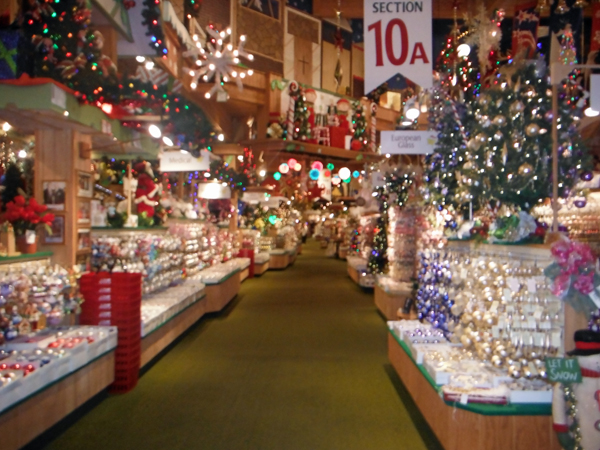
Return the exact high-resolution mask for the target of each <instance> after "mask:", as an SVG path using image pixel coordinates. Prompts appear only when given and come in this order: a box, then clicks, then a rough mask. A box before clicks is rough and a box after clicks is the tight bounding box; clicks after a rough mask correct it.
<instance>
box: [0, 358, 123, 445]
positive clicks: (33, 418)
mask: <svg viewBox="0 0 600 450" xmlns="http://www.w3.org/2000/svg"><path fill="white" fill-rule="evenodd" d="M114 379H115V352H114V350H113V351H110V352H108V353H105V354H104V355H102V356H100V357H99V358H97V359H95V360H94V361H92V362H90V363H89V364H87V365H85V366H83V367H82V368H80V369H79V370H77V371H76V372H74V373H71V374H69V375H68V376H66V377H64V378H63V379H61V380H59V381H57V382H56V383H54V384H51V385H50V386H49V387H47V388H46V389H44V390H43V391H41V392H39V393H38V394H36V395H34V396H32V397H29V398H28V399H27V400H24V401H23V402H21V403H19V404H17V405H16V406H14V407H13V408H11V409H9V410H8V411H6V412H5V413H3V414H2V415H0V435H1V436H2V439H1V440H0V448H1V449H2V450H17V449H19V448H21V447H23V446H24V445H25V444H27V443H28V442H31V441H32V440H33V439H35V438H36V437H37V436H39V435H40V434H42V433H43V432H44V431H46V430H48V429H49V428H50V427H52V426H53V425H56V424H57V423H58V422H59V421H60V420H62V419H63V418H65V417H66V416H67V415H68V414H70V413H72V412H73V411H74V410H75V409H77V408H79V407H80V406H81V405H83V404H84V403H85V402H87V401H88V400H90V399H91V398H92V397H94V396H95V395H96V394H99V393H100V392H101V391H103V390H104V389H106V388H107V387H108V386H109V385H110V384H112V382H113V381H114Z"/></svg>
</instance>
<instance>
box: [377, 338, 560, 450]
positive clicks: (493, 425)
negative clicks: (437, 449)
mask: <svg viewBox="0 0 600 450" xmlns="http://www.w3.org/2000/svg"><path fill="white" fill-rule="evenodd" d="M388 356H389V359H390V362H391V363H392V366H393V367H394V369H396V372H397V373H398V376H399V377H400V379H401V380H402V383H404V386H405V387H406V389H407V390H408V392H410V395H411V397H412V399H413V400H414V402H415V403H416V405H417V407H418V408H419V410H420V411H421V414H423V417H424V418H425V420H426V421H427V423H428V424H429V426H430V427H431V429H432V431H433V432H434V433H435V435H436V437H437V438H438V440H439V441H440V443H441V444H442V446H443V447H444V449H445V450H464V449H466V448H468V449H469V450H507V449H511V450H533V449H544V450H560V448H561V447H560V445H559V443H558V440H557V438H556V433H555V432H554V430H553V429H552V416H550V415H484V414H478V413H474V412H471V411H467V410H465V409H462V408H461V407H459V406H456V407H455V406H450V405H448V404H447V403H446V402H444V400H443V399H442V398H441V397H440V394H439V393H438V392H437V391H436V389H434V388H433V386H432V385H431V384H430V383H429V381H427V379H426V378H425V377H424V376H423V374H422V373H421V371H420V370H419V369H418V367H417V366H416V364H415V363H414V361H413V360H412V359H411V358H410V356H408V354H407V353H406V351H405V350H404V349H403V348H402V347H401V346H400V344H399V343H398V342H397V341H396V339H395V338H394V336H392V334H391V333H390V334H388Z"/></svg>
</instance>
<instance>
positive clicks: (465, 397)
mask: <svg viewBox="0 0 600 450" xmlns="http://www.w3.org/2000/svg"><path fill="white" fill-rule="evenodd" d="M460 403H461V404H462V405H466V404H467V403H469V394H460Z"/></svg>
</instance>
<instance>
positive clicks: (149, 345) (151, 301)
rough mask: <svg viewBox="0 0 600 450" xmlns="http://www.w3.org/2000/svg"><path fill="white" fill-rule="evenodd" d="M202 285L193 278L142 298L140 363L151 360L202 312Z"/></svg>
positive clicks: (203, 295)
mask: <svg viewBox="0 0 600 450" xmlns="http://www.w3.org/2000/svg"><path fill="white" fill-rule="evenodd" d="M205 296H206V294H205V285H204V284H203V283H201V282H199V281H197V280H186V281H185V282H184V283H183V284H181V285H179V286H175V287H172V288H169V289H167V290H166V291H163V292H159V293H157V294H153V295H151V296H149V297H147V298H144V300H142V354H141V358H140V367H144V366H145V365H146V364H148V363H149V362H150V361H152V360H153V359H154V358H155V357H156V355H158V354H159V353H160V352H162V351H163V350H164V349H165V348H166V347H167V346H169V345H170V344H171V343H172V342H173V341H174V340H175V339H177V338H178V337H179V336H180V335H181V334H183V333H184V332H185V331H186V330H187V329H188V328H189V327H191V326H192V325H193V324H195V323H196V322H197V321H198V320H200V318H201V317H202V316H203V315H204V314H205V312H206V300H205Z"/></svg>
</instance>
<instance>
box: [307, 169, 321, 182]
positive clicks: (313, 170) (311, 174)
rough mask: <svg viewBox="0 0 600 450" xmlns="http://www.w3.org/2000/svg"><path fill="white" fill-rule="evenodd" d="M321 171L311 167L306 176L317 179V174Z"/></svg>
mask: <svg viewBox="0 0 600 450" xmlns="http://www.w3.org/2000/svg"><path fill="white" fill-rule="evenodd" d="M320 173H321V172H320V171H319V170H317V169H311V171H310V172H309V173H308V176H309V177H310V179H311V180H315V181H316V180H318V179H319V174H320Z"/></svg>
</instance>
